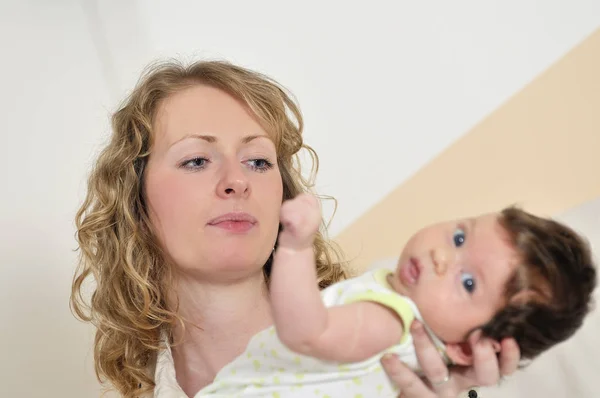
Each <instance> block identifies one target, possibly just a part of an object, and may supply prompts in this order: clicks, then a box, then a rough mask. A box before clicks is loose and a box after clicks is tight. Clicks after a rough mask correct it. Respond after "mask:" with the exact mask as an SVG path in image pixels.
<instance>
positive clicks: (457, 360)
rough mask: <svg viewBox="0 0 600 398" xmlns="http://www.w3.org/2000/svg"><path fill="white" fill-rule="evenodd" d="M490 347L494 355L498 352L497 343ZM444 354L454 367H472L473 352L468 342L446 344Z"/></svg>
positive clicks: (498, 345) (498, 346)
mask: <svg viewBox="0 0 600 398" xmlns="http://www.w3.org/2000/svg"><path fill="white" fill-rule="evenodd" d="M492 347H493V348H494V351H495V352H496V353H498V352H500V344H499V343H497V342H495V341H494V342H492ZM446 354H447V355H448V357H449V358H450V360H451V361H452V363H454V364H455V365H461V366H472V365H473V350H472V349H471V345H470V344H469V342H468V341H465V342H463V343H446Z"/></svg>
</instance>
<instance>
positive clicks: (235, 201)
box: [71, 62, 519, 398]
mask: <svg viewBox="0 0 600 398" xmlns="http://www.w3.org/2000/svg"><path fill="white" fill-rule="evenodd" d="M302 127H303V125H302V118H301V115H300V111H299V109H298V108H297V107H296V105H295V104H294V103H293V102H292V100H291V99H290V98H289V97H288V95H286V93H285V92H284V91H283V90H282V89H281V88H280V86H278V85H277V83H276V82H274V81H272V80H270V79H269V78H267V77H265V76H262V75H260V74H257V73H255V72H252V71H249V70H246V69H243V68H240V67H237V66H234V65H231V64H228V63H223V62H198V63H195V64H193V65H191V66H189V67H183V66H181V65H178V64H175V63H167V64H161V65H157V66H155V67H153V68H151V69H150V70H149V71H148V72H147V73H146V74H145V76H144V77H143V79H142V80H141V82H140V83H139V84H138V86H137V87H136V89H135V90H134V91H133V93H132V94H131V95H130V97H129V98H128V99H127V101H126V102H125V103H124V105H123V106H122V107H121V108H120V109H119V111H118V112H117V113H116V114H115V115H114V117H113V135H112V139H111V141H110V142H109V144H108V145H107V147H106V148H105V149H104V150H103V152H102V153H101V154H100V156H99V158H98V160H97V163H96V166H95V168H94V170H93V172H92V174H91V176H90V179H89V184H88V193H87V197H86V200H85V202H84V203H83V205H82V207H81V209H80V211H79V212H78V215H77V228H78V232H77V238H78V241H79V245H80V248H81V260H80V264H79V268H78V272H77V274H76V277H75V279H74V283H73V291H72V297H71V301H72V305H73V308H74V310H75V312H76V314H77V315H78V316H79V317H80V318H82V319H84V320H87V321H92V322H94V324H95V325H96V326H97V328H98V332H97V334H96V340H95V367H96V372H97V375H98V377H99V378H100V379H101V380H106V381H108V382H109V383H110V384H112V385H113V386H114V387H115V388H116V389H117V390H118V391H119V393H120V394H121V395H123V396H125V397H137V396H142V395H144V394H150V395H152V394H154V396H155V397H171V396H172V397H175V396H181V397H184V396H188V397H193V396H194V395H195V394H197V393H198V392H199V391H200V390H201V389H202V388H204V387H205V386H207V385H209V384H210V383H211V382H212V380H213V379H214V378H215V376H216V374H217V373H218V372H219V370H220V369H221V368H223V366H224V365H226V364H227V363H229V362H231V361H232V360H233V359H235V358H236V357H237V356H238V355H239V354H240V353H241V352H242V351H243V350H244V348H245V346H246V344H247V343H248V341H249V339H250V338H251V337H252V336H253V335H254V334H256V333H257V332H259V331H260V330H262V329H264V328H266V327H267V326H269V325H270V324H271V323H272V319H271V314H270V307H269V294H268V279H269V273H270V264H271V255H272V253H273V250H274V247H275V246H276V242H277V235H278V232H279V211H280V208H281V204H282V201H285V200H287V199H290V198H292V197H294V196H295V195H297V194H298V193H300V192H304V191H308V190H309V189H311V184H310V181H307V180H305V179H303V177H302V175H301V173H300V168H299V165H298V163H297V158H296V154H297V152H298V151H299V150H300V149H302V148H305V149H307V150H308V151H309V153H311V155H312V157H313V160H314V161H315V162H318V158H317V157H316V154H315V153H314V152H313V151H312V150H311V149H310V148H309V147H307V146H306V145H304V144H303V140H302V135H301V133H302ZM317 164H318V163H315V165H317ZM315 252H316V256H317V258H318V263H317V268H318V275H319V280H320V282H319V284H320V287H321V288H323V287H326V286H328V285H330V284H331V283H334V282H336V281H339V280H342V279H344V278H345V277H346V276H347V275H346V271H345V269H344V267H343V265H342V264H341V263H340V261H339V257H338V256H337V255H336V251H335V250H334V247H333V246H332V245H331V244H330V243H329V242H327V241H326V240H325V239H324V238H323V236H322V235H319V236H318V237H317V239H316V243H315ZM90 276H91V277H92V278H93V279H94V280H95V282H96V287H95V290H94V293H93V295H92V297H91V300H90V301H91V303H90V306H89V307H88V306H86V300H85V298H84V297H83V295H82V290H83V283H84V281H85V280H86V279H87V278H88V277H90ZM414 332H415V338H416V343H417V345H418V349H419V359H420V361H421V364H422V366H423V368H424V369H425V370H426V377H425V378H424V380H422V379H419V378H418V377H417V376H416V375H415V374H414V373H412V372H410V371H408V370H407V369H405V368H403V366H402V364H401V363H399V361H397V360H396V359H394V358H385V359H384V360H383V361H384V366H385V368H386V370H387V371H388V373H389V375H390V377H391V378H392V379H393V380H394V382H396V383H397V384H398V386H399V387H400V388H401V390H402V391H403V392H402V394H403V396H404V397H407V398H412V397H415V398H416V397H438V396H444V397H451V396H452V397H454V396H457V394H458V391H459V390H464V389H466V388H467V387H469V386H471V385H485V384H493V383H495V382H496V381H497V380H498V377H499V374H500V373H502V374H509V373H511V372H512V371H514V369H515V368H516V365H517V362H518V356H519V353H518V349H517V348H516V345H515V344H514V341H511V340H507V341H505V342H503V349H502V352H501V355H500V366H499V365H498V361H497V359H496V355H495V353H494V350H493V348H492V344H491V343H490V342H489V341H483V340H477V339H476V337H477V336H474V337H473V342H474V346H473V348H474V350H475V356H476V358H477V361H476V364H475V366H474V367H473V368H469V369H453V370H452V371H451V373H448V370H447V369H446V368H445V367H444V366H443V363H442V362H441V360H440V358H439V357H438V356H437V355H436V354H435V351H434V350H435V349H434V348H433V345H432V344H431V342H430V341H429V340H428V338H427V337H425V336H424V335H423V334H422V333H419V328H418V325H417V326H416V329H415V331H414ZM428 380H429V381H428Z"/></svg>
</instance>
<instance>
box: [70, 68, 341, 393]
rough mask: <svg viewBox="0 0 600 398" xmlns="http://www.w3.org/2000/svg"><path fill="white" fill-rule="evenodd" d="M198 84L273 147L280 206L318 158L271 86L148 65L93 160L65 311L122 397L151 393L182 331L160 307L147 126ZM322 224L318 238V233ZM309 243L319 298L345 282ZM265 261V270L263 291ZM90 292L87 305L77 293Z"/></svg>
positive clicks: (328, 254) (243, 75) (161, 261)
mask: <svg viewBox="0 0 600 398" xmlns="http://www.w3.org/2000/svg"><path fill="white" fill-rule="evenodd" d="M197 84H205V85H210V86H212V87H215V88H218V89H222V90H224V91H225V92H227V93H229V94H230V95H232V96H234V97H236V98H238V99H239V100H240V101H242V102H243V103H245V104H247V106H248V107H249V109H250V110H251V111H252V112H253V113H254V114H255V116H256V117H257V119H258V120H259V121H260V122H261V123H262V125H263V127H264V128H265V130H266V131H267V132H268V133H269V134H270V135H271V137H272V138H273V141H274V142H275V146H276V150H277V157H278V164H279V168H280V172H281V177H282V181H283V188H284V189H283V198H282V199H283V200H286V199H290V198H293V197H294V196H296V195H298V194H299V193H301V192H309V191H311V190H312V188H313V177H314V175H315V173H316V172H317V171H318V157H317V155H316V153H315V152H314V150H313V149H312V148H311V147H309V146H308V145H306V144H304V142H303V139H302V131H303V120H302V115H301V114H300V110H299V108H298V107H297V106H296V104H295V103H294V101H293V100H292V99H291V98H290V95H288V94H287V93H286V92H285V90H284V89H283V88H282V87H281V86H280V85H279V84H278V83H277V82H275V81H273V80H272V79H270V78H268V77H267V76H264V75H262V74H260V73H257V72H254V71H250V70H248V69H245V68H242V67H239V66H236V65H232V64H230V63H228V62H222V61H200V62H195V63H193V64H191V65H188V66H185V65H182V64H181V63H179V62H177V61H166V62H159V63H157V64H154V65H151V66H150V67H149V68H148V69H147V70H146V71H145V73H144V74H143V75H142V77H141V80H140V81H139V82H138V84H137V85H136V87H135V89H134V90H133V91H132V93H131V94H130V95H129V96H128V98H127V99H126V100H125V101H124V103H123V104H122V105H121V106H120V107H119V109H118V111H117V112H116V113H115V114H114V115H113V117H112V135H111V138H110V141H109V142H108V144H107V145H106V146H105V147H104V149H103V150H102V151H101V153H100V154H99V156H98V158H97V161H96V163H95V165H94V168H93V169H92V171H91V173H90V176H89V179H88V185H87V195H86V198H85V200H84V202H83V204H82V205H81V207H80V209H79V210H78V212H77V216H76V227H77V232H76V239H77V242H78V246H79V252H80V256H79V263H78V267H77V270H76V272H75V276H74V279H73V284H72V292H71V299H70V305H71V308H72V310H73V312H74V313H75V315H76V316H77V317H78V318H79V319H81V320H84V321H87V322H91V323H93V324H94V325H95V326H96V328H97V330H96V335H95V341H94V363H95V371H96V375H97V377H98V380H99V381H100V382H101V383H104V382H108V383H109V384H110V385H112V387H113V388H114V389H116V390H117V391H118V392H119V394H120V395H122V396H124V397H138V396H143V395H145V394H147V393H149V392H151V391H152V390H153V388H154V380H153V379H154V375H153V370H154V369H153V365H154V363H155V361H156V356H157V353H158V351H159V350H161V349H163V348H164V343H165V342H164V339H163V337H164V336H165V334H166V335H167V336H170V335H171V330H172V327H173V325H175V324H176V323H179V324H183V320H182V319H181V317H179V316H178V314H177V312H176V309H173V308H169V307H168V305H167V300H166V298H167V292H168V291H169V287H170V284H171V283H172V274H171V266H170V265H169V264H168V263H167V262H166V260H165V259H166V256H164V253H163V252H162V250H161V247H160V245H159V243H158V241H157V240H156V238H155V236H154V235H153V233H152V228H151V223H150V220H149V215H148V212H147V208H146V206H145V201H144V169H145V166H146V163H147V160H148V156H149V155H150V150H151V147H152V137H153V134H152V132H153V121H154V117H155V115H156V111H157V108H158V106H159V105H160V103H161V101H163V100H164V99H165V98H168V97H169V96H170V95H172V94H174V93H177V92H179V91H181V90H183V89H186V88H188V87H191V86H194V85H197ZM302 149H304V150H306V151H308V153H309V154H310V157H311V160H312V168H311V173H310V176H309V177H308V178H305V177H303V175H302V170H301V168H300V163H299V157H298V153H299V151H300V150H302ZM325 229H326V228H325V225H324V224H323V228H322V230H323V232H324V230H325ZM323 232H320V233H318V234H317V236H316V239H315V243H314V248H315V255H316V260H317V274H318V283H319V286H320V288H325V287H327V286H329V285H330V284H332V283H334V282H337V281H340V280H343V279H345V278H346V277H347V276H348V275H347V272H346V270H345V268H344V266H343V264H342V263H341V256H340V254H339V253H340V252H339V250H338V248H337V247H336V246H334V244H333V243H332V242H330V241H327V240H326V239H325V238H324V236H323ZM270 266H271V259H269V261H267V264H265V266H264V274H265V278H266V279H267V281H268V277H269V274H270ZM88 278H91V279H92V280H93V282H94V283H95V286H94V288H93V291H92V294H91V297H90V298H86V297H85V296H86V295H85V294H84V292H85V288H84V283H85V282H86V280H88Z"/></svg>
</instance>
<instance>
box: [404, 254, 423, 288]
mask: <svg viewBox="0 0 600 398" xmlns="http://www.w3.org/2000/svg"><path fill="white" fill-rule="evenodd" d="M420 275H421V264H420V263H419V260H418V259H417V258H415V257H411V258H410V259H409V260H408V261H407V262H406V263H405V264H404V265H403V266H402V269H401V270H400V280H401V281H402V284H404V285H405V286H410V285H414V284H416V283H417V281H418V280H419V276H420Z"/></svg>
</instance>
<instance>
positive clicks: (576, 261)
mask: <svg viewBox="0 0 600 398" xmlns="http://www.w3.org/2000/svg"><path fill="white" fill-rule="evenodd" d="M499 222H500V224H501V225H502V227H503V228H504V229H505V231H506V232H507V233H508V237H509V239H510V243H511V244H512V245H513V247H515V249H516V250H517V253H518V256H519V260H520V264H519V266H518V267H517V269H516V270H515V272H514V274H513V275H512V277H511V278H510V279H509V281H508V283H507V284H506V290H505V298H506V305H505V306H504V308H503V309H502V310H500V311H499V312H498V313H497V314H496V315H495V316H494V318H493V319H492V320H491V321H490V322H488V323H487V324H485V325H484V326H483V328H482V332H483V334H484V335H485V336H488V337H491V338H493V339H495V340H497V341H500V340H501V339H503V338H504V337H513V338H514V339H515V340H516V341H517V344H518V345H519V348H520V350H521V358H522V359H529V360H530V359H533V358H535V357H536V356H538V355H539V354H541V353H542V352H544V351H546V350H548V349H549V348H551V347H553V346H554V345H556V344H558V343H560V342H563V341H565V340H567V339H568V338H570V337H571V336H572V335H573V334H574V333H575V332H576V331H577V330H578V329H579V328H580V327H581V325H582V324H583V320H584V318H585V316H586V315H587V314H588V312H589V311H590V310H591V306H592V295H593V291H594V289H595V288H596V283H597V279H596V278H597V277H596V268H595V265H594V264H593V258H592V253H591V249H590V246H589V244H588V242H587V241H586V240H585V239H584V238H583V237H581V236H580V235H578V234H577V233H576V232H575V231H573V230H572V229H571V228H569V227H567V226H566V225H564V224H562V223H559V222H556V221H554V220H552V219H548V218H540V217H537V216H535V215H532V214H530V213H528V212H525V211H523V210H521V209H518V208H516V207H514V206H511V207H508V208H506V209H504V210H503V211H502V212H501V213H500V216H499Z"/></svg>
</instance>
